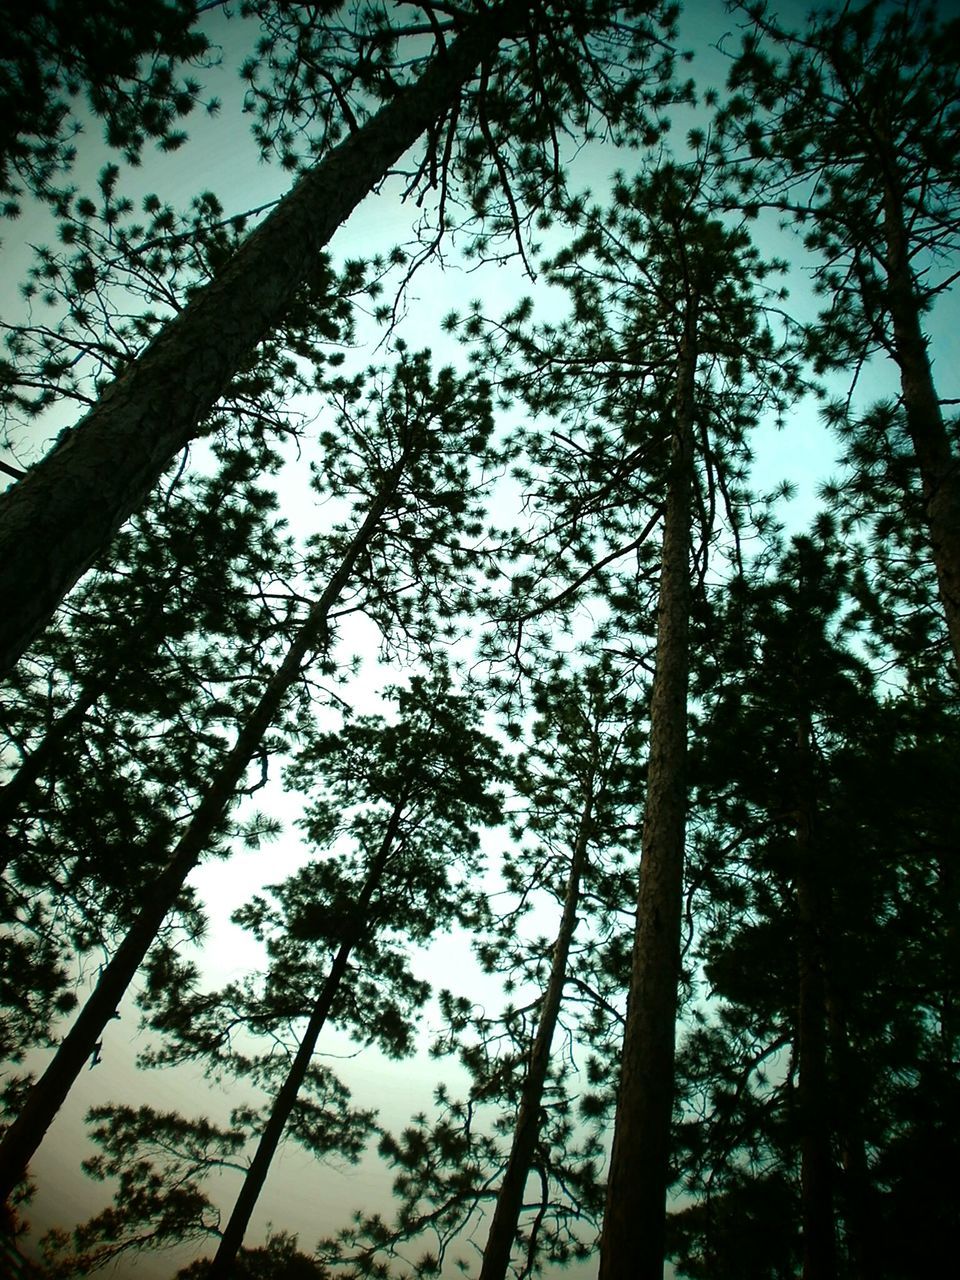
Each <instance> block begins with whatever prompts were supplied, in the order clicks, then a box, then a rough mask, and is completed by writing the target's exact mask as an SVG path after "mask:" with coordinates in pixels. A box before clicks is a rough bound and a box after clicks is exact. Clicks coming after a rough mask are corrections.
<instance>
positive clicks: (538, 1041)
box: [480, 745, 596, 1280]
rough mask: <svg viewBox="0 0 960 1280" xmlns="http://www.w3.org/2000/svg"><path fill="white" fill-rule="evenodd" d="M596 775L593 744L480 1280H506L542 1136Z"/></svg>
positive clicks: (484, 1252) (589, 826)
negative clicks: (547, 971)
mask: <svg viewBox="0 0 960 1280" xmlns="http://www.w3.org/2000/svg"><path fill="white" fill-rule="evenodd" d="M595 771H596V745H594V754H593V757H592V758H591V761H590V767H589V771H588V774H587V779H586V785H585V787H584V800H583V806H582V808H581V811H580V819H579V822H578V825H577V837H576V841H575V843H574V847H573V853H572V857H571V861H570V873H569V875H568V877H567V888H566V893H565V895H564V900H563V913H562V915H561V917H560V928H559V931H558V933H557V939H556V942H555V943H554V946H553V959H552V961H551V964H550V978H549V981H548V983H547V990H546V993H545V994H544V998H543V1007H542V1009H541V1010H540V1021H539V1024H538V1026H537V1034H536V1036H535V1037H534V1041H533V1045H532V1047H531V1049H530V1057H529V1059H528V1062H527V1074H526V1079H525V1080H524V1082H523V1089H522V1091H521V1097H520V1107H519V1110H518V1112H517V1124H516V1128H515V1129H514V1132H513V1144H512V1146H511V1148H510V1156H509V1158H508V1160H507V1167H506V1170H505V1171H504V1175H503V1181H502V1182H501V1184H500V1191H499V1193H498V1195H497V1203H496V1207H495V1209H494V1213H493V1221H492V1223H491V1224H490V1234H489V1235H488V1237H487V1243H486V1247H485V1248H484V1251H483V1264H482V1267H481V1270H480V1280H504V1277H505V1276H506V1274H507V1268H508V1267H509V1265H510V1254H511V1251H512V1249H513V1241H514V1238H515V1236H516V1232H517V1223H518V1221H519V1219H520V1211H521V1209H522V1207H523V1193H524V1189H525V1187H526V1185H527V1176H528V1174H529V1172H530V1167H531V1165H532V1163H533V1156H534V1152H535V1151H536V1146H537V1139H538V1138H539V1136H540V1104H541V1102H542V1101H543V1089H544V1084H545V1082H546V1078H547V1068H548V1067H549V1065H550V1048H551V1046H552V1044H553V1036H554V1032H555V1031H556V1028H557V1019H558V1018H559V1016H560V1005H561V1002H562V1000H563V988H564V985H565V983H566V980H567V962H568V959H569V956H570V945H571V943H572V941H573V935H574V931H575V930H576V927H577V909H578V906H579V902H580V882H581V880H582V879H583V872H584V869H585V867H586V865H587V848H588V845H589V841H590V829H591V825H592V822H593V802H594V794H593V787H594V778H595Z"/></svg>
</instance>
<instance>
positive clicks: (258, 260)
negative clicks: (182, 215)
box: [0, 6, 520, 675]
mask: <svg viewBox="0 0 960 1280" xmlns="http://www.w3.org/2000/svg"><path fill="white" fill-rule="evenodd" d="M510 8H511V6H505V7H501V8H500V9H496V10H493V11H491V12H488V13H485V14H484V15H483V18H482V20H480V21H478V22H477V23H476V24H475V25H473V26H471V27H469V28H467V29H466V30H465V31H464V33H463V34H462V35H461V36H460V37H459V38H458V39H457V40H456V41H454V42H453V43H452V44H451V45H450V46H449V48H448V49H447V51H446V53H445V54H443V55H441V56H438V57H437V58H436V59H435V60H434V61H433V62H432V63H431V65H430V66H429V67H428V68H427V70H426V71H425V72H424V74H423V76H421V78H420V80H419V81H418V82H417V83H416V84H415V85H412V86H411V87H410V88H409V89H407V90H405V91H402V92H401V93H400V94H398V95H397V97H396V98H394V99H392V100H391V101H390V102H389V103H387V104H386V105H385V106H384V107H382V108H381V110H380V111H378V112H377V114H376V115H375V116H374V117H373V118H372V119H371V120H370V121H369V122H368V123H367V124H365V125H364V126H363V128H361V129H360V130H358V132H357V133H355V134H353V135H351V136H350V137H349V138H347V139H346V141H344V142H343V143H341V144H340V145H339V146H338V147H336V148H335V149H334V150H333V151H331V152H330V154H329V155H328V156H327V158H326V159H325V160H323V161H321V163H320V164H318V165H317V166H316V168H315V169H313V170H311V171H310V172H309V173H307V174H305V175H304V177H303V178H301V179H300V181H299V182H297V184H296V185H295V186H294V187H293V189H292V190H291V191H290V192H289V194H288V195H287V196H286V197H285V198H284V199H283V201H282V202H281V203H280V204H279V205H278V206H277V208H276V209H275V210H274V211H273V213H272V214H271V215H270V216H269V217H268V218H266V219H265V220H264V222H263V223H261V225H260V226H259V227H257V229H256V230H255V231H253V232H252V233H251V235H250V236H249V238H248V239H247V240H246V241H245V242H244V244H243V246H242V247H241V248H240V250H239V251H238V252H237V253H236V254H235V256H234V257H233V258H232V259H231V261H230V262H229V264H228V265H227V267H226V268H225V269H224V271H223V273H222V274H221V275H220V276H218V277H217V278H216V279H215V280H213V281H212V282H211V283H210V284H209V285H207V287H206V288H205V289H203V290H202V291H201V292H200V293H198V294H197V296H196V297H195V298H194V299H193V300H192V301H191V302H190V304H189V305H188V306H187V307H185V308H184V310H183V311H182V312H181V313H180V314H179V315H178V316H177V317H176V318H175V319H174V320H172V321H171V322H170V323H169V324H168V325H167V326H166V327H165V328H164V329H163V331H162V332H161V333H160V334H159V335H158V336H157V337H156V338H155V339H154V341H153V342H152V343H151V344H150V346H149V347H148V348H147V349H146V351H145V352H144V353H143V355H142V356H140V357H139V359H137V360H136V361H135V362H134V363H133V364H132V365H131V366H130V367H129V368H128V369H127V370H125V371H124V373H122V374H121V375H120V377H118V378H117V379H116V381H115V382H113V383H111V385H110V386H109V387H108V388H107V389H106V391H105V392H104V393H103V395H102V397H101V399H100V401H99V403H98V404H97V405H96V406H95V407H94V408H93V409H91V411H90V412H89V413H88V414H87V415H86V417H84V418H83V420H82V421H81V422H80V423H79V424H78V425H77V426H76V427H74V428H73V429H72V430H70V431H69V432H67V433H65V434H64V435H63V436H62V437H61V439H60V441H59V443H58V444H57V445H56V446H55V447H54V448H53V449H52V450H51V452H50V453H49V454H47V456H46V457H45V458H44V459H43V460H42V461H41V462H40V463H38V464H37V465H36V466H35V467H34V468H32V469H31V471H30V472H29V473H28V474H27V476H26V477H25V478H24V479H23V480H20V481H19V482H18V483H17V484H15V485H13V486H12V488H10V489H8V490H7V492H6V493H4V494H3V495H2V497H0V600H2V601H3V609H2V611H0V675H3V674H4V673H5V672H7V671H9V670H10V668H11V667H12V666H13V664H14V663H15V662H16V661H17V659H18V658H19V657H20V655H21V654H22V653H23V652H24V650H25V649H26V648H27V646H28V645H29V643H30V641H31V640H32V639H33V638H34V637H35V636H36V635H38V634H39V632H40V631H41V630H42V629H43V628H44V626H46V624H47V622H48V621H49V619H50V617H51V615H52V614H53V612H54V610H55V609H56V608H57V605H58V604H59V603H60V601H61V600H62V599H63V596H64V595H65V594H66V592H67V591H69V589H70V588H71V587H72V586H73V584H74V583H75V582H76V581H77V579H78V578H79V577H80V576H81V575H82V574H83V573H84V572H85V571H86V570H87V569H88V568H89V567H90V565H91V564H92V563H93V561H94V559H95V558H96V557H97V556H98V555H99V554H100V553H101V552H102V551H103V550H104V549H105V548H106V547H107V545H108V544H109V542H110V539H111V537H112V536H113V534H114V533H115V532H116V530H117V529H118V528H119V527H120V525H121V524H122V523H123V522H124V520H126V519H127V517H128V516H129V515H130V514H131V513H132V512H134V511H136V510H138V509H139V508H140V506H142V504H143V503H144V501H145V499H146V497H147V495H148V494H149V492H150V490H151V489H152V487H153V486H154V485H155V484H156V482H157V480H158V479H159V477H160V476H161V475H162V474H163V471H164V469H165V468H166V467H167V466H168V465H169V464H170V463H171V462H172V461H173V459H174V458H175V457H176V456H177V453H178V452H179V451H180V450H181V449H182V448H183V447H184V446H185V445H186V444H187V443H188V442H189V441H190V440H192V439H193V438H194V437H195V436H196V435H197V434H198V431H199V428H200V424H201V423H202V421H203V419H204V418H205V417H206V415H207V414H208V413H209V412H210V410H211V409H212V408H213V406H214V405H215V404H216V402H217V400H218V398H219V397H220V396H221V395H222V394H223V393H224V391H225V390H226V388H227V385H228V384H229V381H230V379H231V377H232V376H233V374H234V373H235V372H236V370H237V369H238V368H239V367H240V366H241V364H242V362H243V360H244V359H245V357H246V356H247V355H248V354H249V353H250V352H251V351H252V350H253V349H254V348H255V347H256V345H257V343H259V342H260V341H261V340H262V339H263V338H264V337H265V336H266V335H267V334H269V333H270V331H271V330H272V329H274V328H275V327H276V326H277V324H279V323H280V321H281V320H282V318H283V316H284V313H285V312H286V310H287V308H288V307H289V305H290V303H291V301H292V300H293V297H294V295H295V293H296V290H297V289H298V288H299V286H300V285H301V284H302V283H303V282H304V281H305V280H306V279H308V278H309V277H310V275H311V272H313V271H314V270H315V267H316V263H317V258H318V254H319V253H320V250H321V249H322V248H323V247H324V246H325V245H326V244H327V242H328V241H329V240H330V237H331V236H332V235H333V233H334V231H336V229H337V228H338V227H339V226H340V225H341V223H342V222H344V221H345V220H346V219H347V218H348V217H349V215H350V213H351V212H352V211H353V209H354V208H355V207H356V206H357V205H358V204H359V203H360V201H361V200H362V199H363V198H364V196H366V195H367V194H368V193H369V192H370V191H371V190H372V188H373V187H374V186H375V185H376V183H377V182H379V181H380V180H381V179H382V178H383V177H384V175H385V174H386V172H387V170H388V169H389V168H390V167H391V166H392V165H393V164H394V163H395V162H396V161H397V159H398V158H399V157H400V156H401V155H402V154H403V153H404V151H406V150H407V149H408V148H409V147H411V146H412V145H413V144H414V143H415V142H416V140H417V139H418V138H419V136H420V135H421V134H422V133H423V131H424V130H425V129H426V128H427V127H428V126H429V125H430V124H431V123H432V122H433V121H434V120H435V119H436V118H437V117H438V116H440V115H441V114H443V113H444V112H445V111H446V110H447V108H448V107H449V105H450V103H451V102H452V101H454V100H455V99H456V97H457V95H458V94H459V93H460V91H461V89H462V87H463V85H464V84H465V83H466V82H467V81H468V80H469V78H470V76H471V74H472V72H473V70H474V68H475V67H476V66H477V65H478V64H479V62H480V61H481V59H483V58H484V57H485V56H487V55H488V54H489V53H491V52H492V51H493V50H494V49H495V48H496V47H497V45H498V44H499V42H500V40H501V39H502V38H503V36H504V34H505V32H506V30H507V26H508V22H509V20H510V15H509V14H507V13H505V12H504V9H510ZM519 8H520V6H515V7H514V8H513V19H514V21H515V20H516V17H517V11H518V10H519Z"/></svg>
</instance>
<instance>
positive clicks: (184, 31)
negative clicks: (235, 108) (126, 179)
mask: <svg viewBox="0 0 960 1280" xmlns="http://www.w3.org/2000/svg"><path fill="white" fill-rule="evenodd" d="M196 16H197V13H196V6H195V5H194V4H192V3H190V2H189V0H173V2H172V3H171V2H170V0H143V3H139V4H137V5H136V6H133V7H131V6H130V5H129V4H127V3H125V2H124V0H96V3H93V4H84V5H83V6H82V7H79V6H76V5H64V4H58V3H57V2H56V0H37V3H35V4H31V5H30V6H29V9H24V8H23V6H21V5H19V4H16V3H13V4H11V3H4V4H3V6H2V8H0V22H2V25H3V32H4V68H3V75H2V77H0V120H2V122H3V123H2V128H0V194H2V195H5V196H7V197H13V199H12V200H8V203H7V206H6V210H5V212H6V214H7V216H15V215H16V214H17V213H19V211H20V205H19V202H18V201H17V199H16V197H18V196H20V195H21V194H22V193H23V192H24V191H25V190H26V191H27V192H28V193H29V194H30V195H34V196H41V197H44V196H46V197H48V198H49V197H55V196H56V192H55V191H54V190H52V189H51V186H50V184H51V182H52V181H53V180H54V179H55V178H57V177H59V176H60V175H61V174H63V173H64V172H67V171H69V170H70V168H71V167H72V165H73V162H74V160H75V159H76V155H77V146H76V144H75V139H76V138H77V135H78V134H80V133H81V131H82V128H83V125H82V123H81V120H80V119H78V114H79V113H80V112H82V111H83V109H84V108H85V109H87V110H89V111H91V112H92V113H93V114H94V116H95V117H97V118H98V119H99V120H101V121H102V122H103V132H104V136H105V139H106V141H107V143H108V145H109V146H111V147H113V148H115V149H117V150H118V151H120V152H121V153H122V155H123V157H124V159H125V160H126V161H127V163H129V164H138V163H139V161H140V156H141V152H142V150H143V147H144V144H145V143H146V141H147V139H154V140H156V142H157V144H158V146H159V147H160V149H161V150H164V151H171V150H175V149H176V148H177V147H179V146H181V145H182V143H183V142H184V141H185V140H186V134H185V133H184V132H183V131H182V130H181V129H179V128H177V127H176V126H177V125H179V123H180V122H181V121H182V120H183V119H184V117H186V116H188V115H189V114H190V112H191V111H192V110H193V109H194V107H195V106H196V105H197V104H198V102H199V101H200V94H201V87H200V84H199V83H198V81H197V80H195V79H194V78H193V76H183V77H181V75H180V67H181V65H182V64H186V65H190V64H193V65H198V64H203V63H204V62H206V61H207V59H208V57H209V55H210V41H209V39H208V37H207V36H206V35H205V34H204V33H203V32H202V31H200V30H198V29H197V28H196V26H195V23H196ZM78 98H82V99H83V100H84V101H83V104H82V106H81V104H80V103H77V102H76V99H78ZM206 106H207V110H208V112H214V111H216V110H217V106H218V104H217V103H216V101H215V100H210V101H209V102H208V103H207V104H206Z"/></svg>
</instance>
